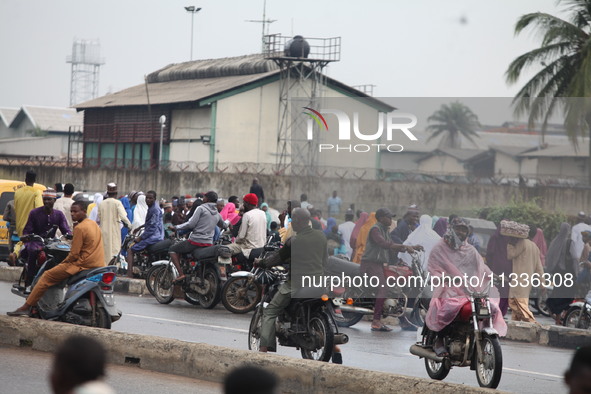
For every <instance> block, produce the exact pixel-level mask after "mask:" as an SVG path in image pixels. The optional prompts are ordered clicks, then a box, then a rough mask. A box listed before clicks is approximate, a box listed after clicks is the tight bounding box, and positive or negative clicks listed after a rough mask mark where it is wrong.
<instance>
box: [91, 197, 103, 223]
mask: <svg viewBox="0 0 591 394" xmlns="http://www.w3.org/2000/svg"><path fill="white" fill-rule="evenodd" d="M101 202H103V194H102V193H95V194H94V207H92V209H91V210H90V214H89V215H88V218H89V219H90V220H92V221H93V222H97V223H98V206H99V205H100V204H101ZM87 213H88V211H87Z"/></svg>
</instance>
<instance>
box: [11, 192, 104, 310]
mask: <svg viewBox="0 0 591 394" xmlns="http://www.w3.org/2000/svg"><path fill="white" fill-rule="evenodd" d="M60 213H61V212H60ZM70 213H71V215H72V221H73V222H75V223H76V222H77V224H76V225H75V227H74V238H73V239H72V248H71V249H70V253H69V254H68V257H66V259H65V260H64V261H62V262H61V263H60V264H58V265H57V266H55V267H53V268H52V269H50V270H49V271H45V272H44V273H43V275H41V278H40V279H39V281H38V282H37V284H36V285H35V287H34V288H33V291H32V292H31V294H30V295H29V297H28V298H27V301H25V303H24V304H23V305H22V306H21V307H20V308H17V309H16V310H15V311H13V312H8V313H7V314H8V315H9V316H29V314H30V311H31V307H33V306H35V305H37V301H39V300H40V299H41V297H43V294H45V292H46V291H47V289H49V288H50V287H51V286H53V285H55V284H58V283H60V282H61V281H63V280H66V279H68V278H69V277H71V276H74V275H76V274H77V273H79V272H80V271H83V270H86V269H90V268H97V267H104V266H105V259H104V252H105V251H104V248H103V238H102V234H101V229H100V228H99V226H98V224H96V222H94V221H92V220H90V219H87V217H86V203H84V202H83V201H74V203H73V204H72V207H71V208H70ZM62 215H63V214H62Z"/></svg>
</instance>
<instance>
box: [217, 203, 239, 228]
mask: <svg viewBox="0 0 591 394" xmlns="http://www.w3.org/2000/svg"><path fill="white" fill-rule="evenodd" d="M220 215H221V216H222V219H224V220H228V221H230V224H231V225H232V226H233V225H235V224H236V223H238V221H239V220H240V215H238V214H237V213H236V206H235V205H234V204H233V203H231V202H229V203H227V204H226V205H224V208H222V210H221V212H220Z"/></svg>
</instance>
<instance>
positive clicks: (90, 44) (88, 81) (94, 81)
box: [66, 40, 105, 106]
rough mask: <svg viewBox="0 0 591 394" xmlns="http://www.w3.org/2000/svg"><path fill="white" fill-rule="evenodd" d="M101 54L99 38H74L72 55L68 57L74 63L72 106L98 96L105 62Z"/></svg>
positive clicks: (71, 84)
mask: <svg viewBox="0 0 591 394" xmlns="http://www.w3.org/2000/svg"><path fill="white" fill-rule="evenodd" d="M100 54H101V44H100V43H99V41H98V40H74V44H73V45H72V55H70V56H68V57H66V63H71V64H72V75H71V79H70V106H73V105H75V104H78V103H82V102H84V101H88V100H92V99H94V98H96V97H98V86H99V68H100V66H101V65H103V64H105V61H104V58H101V57H100Z"/></svg>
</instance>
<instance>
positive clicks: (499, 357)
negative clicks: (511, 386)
mask: <svg viewBox="0 0 591 394" xmlns="http://www.w3.org/2000/svg"><path fill="white" fill-rule="evenodd" d="M490 288H491V284H490V283H489V285H488V287H487V288H486V289H485V290H484V291H481V292H476V291H470V290H469V289H468V290H467V292H468V295H469V301H467V302H466V303H465V304H464V305H463V307H462V309H461V310H460V312H459V313H458V315H457V317H456V318H455V320H454V321H453V322H452V323H451V324H450V325H449V326H448V327H446V328H445V330H443V331H442V332H444V333H445V334H443V335H444V337H443V344H444V346H445V347H446V349H448V350H449V356H448V357H438V356H437V354H436V353H435V351H434V349H433V347H434V343H435V340H436V333H434V332H433V331H431V330H429V328H428V327H427V325H424V326H423V329H422V331H420V334H419V332H417V334H418V337H417V343H416V344H414V345H412V346H411V347H410V352H411V353H412V354H414V355H415V356H419V357H420V358H424V359H425V368H426V369H427V374H428V375H429V377H431V379H436V380H443V379H445V377H446V376H447V375H448V373H449V371H450V370H451V368H452V367H467V366H469V367H470V369H472V370H476V379H477V380H478V384H479V385H480V386H481V387H488V388H496V387H497V386H498V385H499V382H500V381H501V374H502V371H503V354H502V351H501V344H500V342H499V336H498V333H497V331H496V330H495V329H494V328H493V326H492V322H491V313H492V309H491V306H490V301H489V297H488V293H489V291H490Z"/></svg>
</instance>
